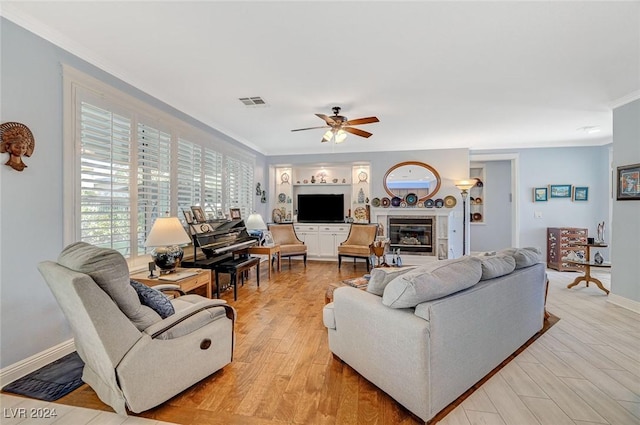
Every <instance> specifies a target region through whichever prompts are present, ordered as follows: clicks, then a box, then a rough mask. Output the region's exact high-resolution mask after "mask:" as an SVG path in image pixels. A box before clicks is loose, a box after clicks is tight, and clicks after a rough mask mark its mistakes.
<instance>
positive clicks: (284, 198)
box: [278, 193, 287, 204]
mask: <svg viewBox="0 0 640 425" xmlns="http://www.w3.org/2000/svg"><path fill="white" fill-rule="evenodd" d="M278 202H280V203H283V204H284V203H285V202H287V195H286V194H284V193H281V194H279V195H278Z"/></svg>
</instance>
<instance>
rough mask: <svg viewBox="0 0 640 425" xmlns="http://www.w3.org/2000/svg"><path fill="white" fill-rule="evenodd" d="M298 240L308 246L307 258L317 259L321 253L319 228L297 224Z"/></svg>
mask: <svg viewBox="0 0 640 425" xmlns="http://www.w3.org/2000/svg"><path fill="white" fill-rule="evenodd" d="M294 228H295V230H296V235H297V236H298V239H300V240H301V241H302V242H304V243H305V245H307V256H308V257H317V256H318V253H319V245H320V243H319V241H318V226H317V225H310V224H296V225H295V226H294Z"/></svg>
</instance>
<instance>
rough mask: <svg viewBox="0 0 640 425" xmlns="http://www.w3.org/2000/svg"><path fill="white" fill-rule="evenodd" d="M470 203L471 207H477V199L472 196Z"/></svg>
mask: <svg viewBox="0 0 640 425" xmlns="http://www.w3.org/2000/svg"><path fill="white" fill-rule="evenodd" d="M469 203H470V204H471V205H475V204H476V198H474V197H473V196H470V197H469Z"/></svg>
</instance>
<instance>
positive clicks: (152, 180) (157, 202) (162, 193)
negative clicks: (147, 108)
mask: <svg viewBox="0 0 640 425" xmlns="http://www.w3.org/2000/svg"><path fill="white" fill-rule="evenodd" d="M137 159H138V163H137V165H138V223H137V229H136V234H137V239H138V247H137V248H138V251H137V253H138V255H142V254H145V253H146V252H150V250H151V249H152V248H147V249H145V247H144V241H145V240H146V238H147V235H148V234H149V232H150V231H151V226H152V225H153V222H154V221H155V219H156V218H157V217H166V216H167V215H168V213H169V212H170V211H171V184H170V183H171V181H170V180H171V135H170V134H169V133H165V132H163V131H160V130H158V129H156V128H153V127H151V126H149V125H146V124H142V123H139V124H138V158H137Z"/></svg>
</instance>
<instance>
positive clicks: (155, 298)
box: [130, 279, 176, 319]
mask: <svg viewBox="0 0 640 425" xmlns="http://www.w3.org/2000/svg"><path fill="white" fill-rule="evenodd" d="M130 283H131V286H133V289H135V290H136V292H137V293H138V298H139V299H140V302H141V303H142V305H146V306H147V307H149V308H152V309H153V310H154V311H155V312H156V313H158V314H159V315H160V317H162V318H163V319H166V318H167V317H169V316H171V315H172V314H173V313H175V312H176V310H175V309H174V308H173V304H171V301H169V298H167V297H166V296H165V295H164V294H163V293H162V292H160V291H158V290H157V289H153V288H150V287H148V286H147V285H145V284H143V283H140V282H138V281H136V280H133V279H131V281H130Z"/></svg>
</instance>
